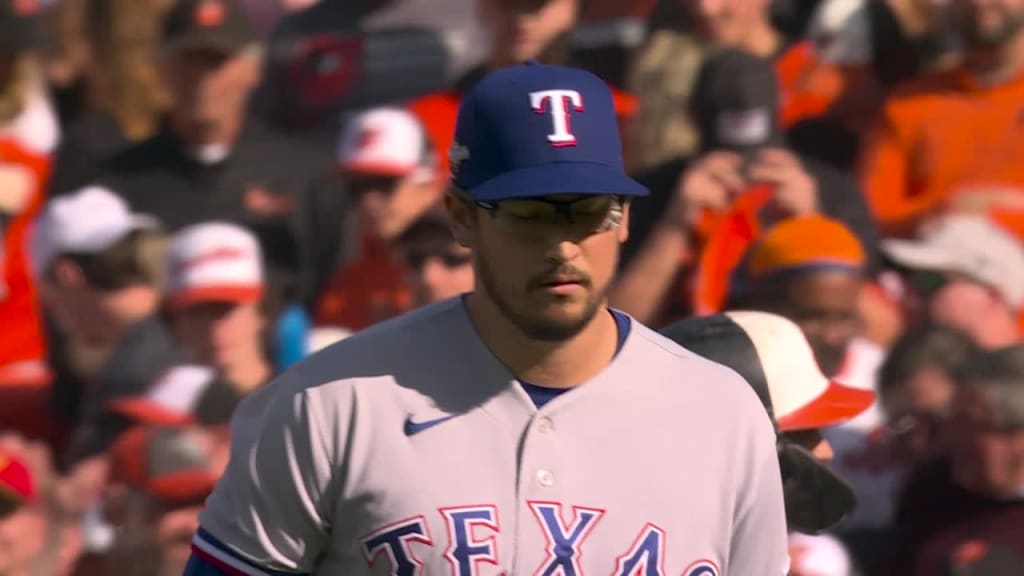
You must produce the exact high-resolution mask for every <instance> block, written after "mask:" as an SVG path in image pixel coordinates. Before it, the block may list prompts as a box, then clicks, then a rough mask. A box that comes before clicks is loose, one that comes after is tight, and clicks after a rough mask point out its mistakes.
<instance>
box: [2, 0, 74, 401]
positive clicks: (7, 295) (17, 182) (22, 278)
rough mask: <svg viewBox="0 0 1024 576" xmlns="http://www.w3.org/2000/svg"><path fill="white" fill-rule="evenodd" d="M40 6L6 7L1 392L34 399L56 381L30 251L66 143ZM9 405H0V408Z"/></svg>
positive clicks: (5, 2) (8, 3)
mask: <svg viewBox="0 0 1024 576" xmlns="http://www.w3.org/2000/svg"><path fill="white" fill-rule="evenodd" d="M36 9H37V6H36V4H35V3H34V2H16V1H14V0H2V1H0V318H3V325H4V330H3V331H2V335H0V389H3V388H7V387H13V386H18V387H27V388H31V389H32V390H31V391H30V392H38V391H39V388H40V387H41V386H43V385H45V384H46V383H48V380H49V378H50V374H49V373H48V371H47V370H46V365H45V359H46V343H45V338H44V335H43V328H42V321H41V315H40V310H39V303H38V299H37V293H36V286H35V285H34V283H33V281H32V276H31V270H30V267H29V255H28V252H27V251H26V249H25V245H26V243H27V238H28V230H29V227H30V225H31V222H32V220H33V219H34V218H35V217H36V216H37V215H38V213H39V209H40V207H41V206H42V204H43V202H44V201H45V195H46V186H47V181H48V179H49V176H50V170H51V161H52V158H51V155H52V154H53V151H54V149H55V148H56V147H57V144H58V142H59V139H60V128H59V126H58V124H57V119H56V115H55V113H54V111H53V109H52V107H51V105H50V102H49V99H48V97H47V94H46V86H45V84H44V80H43V75H42V72H41V70H40V69H39V67H38V63H37V59H36V58H37V56H38V51H39V47H40V39H41V37H40V34H39V28H38V22H37V12H36ZM4 403H6V399H0V404H4Z"/></svg>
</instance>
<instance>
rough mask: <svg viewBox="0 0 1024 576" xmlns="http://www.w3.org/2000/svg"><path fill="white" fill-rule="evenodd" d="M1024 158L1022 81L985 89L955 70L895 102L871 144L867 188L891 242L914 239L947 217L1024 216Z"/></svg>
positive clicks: (905, 91)
mask: <svg viewBox="0 0 1024 576" xmlns="http://www.w3.org/2000/svg"><path fill="white" fill-rule="evenodd" d="M1021 150H1024V74H1021V75H1019V76H1018V77H1017V78H1016V79H1014V80H1012V81H1010V82H1006V83H1003V84H1000V85H998V86H991V87H986V86H981V85H979V84H978V83H977V82H975V81H974V79H973V78H972V77H971V76H970V74H969V73H968V72H967V71H966V70H963V69H955V70H950V71H945V72H941V73H938V74H934V75H931V76H927V77H925V78H922V79H920V80H917V81H914V82H911V83H910V84H908V85H907V86H905V87H903V88H901V89H900V90H898V91H897V92H896V93H894V94H893V95H892V96H891V97H890V98H889V100H888V101H887V102H886V103H885V106H884V108H883V110H882V114H881V118H880V120H879V122H878V124H877V125H876V126H875V127H874V130H873V131H872V133H871V134H870V136H869V138H868V140H867V142H866V145H865V148H864V152H863V156H862V159H861V167H860V171H861V173H860V176H861V182H862V185H863V188H864V190H865V192H866V194H867V197H868V202H869V204H870V205H871V209H872V212H873V213H874V215H875V217H876V218H877V220H878V222H879V224H880V226H881V227H882V231H883V232H884V233H887V234H910V233H911V232H913V230H914V227H915V226H916V225H917V224H918V223H919V222H920V220H921V219H922V218H923V217H925V216H927V215H929V214H931V213H934V212H936V211H942V210H949V209H965V210H971V211H979V212H989V213H991V212H993V210H994V209H995V208H997V207H998V208H999V209H1000V210H1001V209H1006V210H1008V211H1010V212H1024V208H1022V207H1021V206H1024V161H1022V156H1021ZM1018 192H1019V193H1018ZM997 211H998V210H997ZM1006 220H1009V221H1013V220H1020V219H1019V218H1013V217H1007V218H1006ZM1014 227H1015V228H1018V232H1022V235H1024V230H1020V228H1021V227H1020V226H1014Z"/></svg>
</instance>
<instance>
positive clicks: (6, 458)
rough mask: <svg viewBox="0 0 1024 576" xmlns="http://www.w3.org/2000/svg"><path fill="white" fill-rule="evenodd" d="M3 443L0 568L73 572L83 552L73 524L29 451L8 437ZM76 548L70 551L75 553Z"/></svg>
mask: <svg viewBox="0 0 1024 576" xmlns="http://www.w3.org/2000/svg"><path fill="white" fill-rule="evenodd" d="M3 444H4V445H3V446H0V574H3V575H4V576H37V575H41V574H44V575H50V574H52V575H54V576H64V575H65V574H68V570H69V565H70V564H71V563H72V562H73V560H74V556H77V546H76V542H73V541H71V539H73V536H74V533H75V530H68V526H67V525H66V524H65V522H64V520H63V518H61V517H60V513H59V512H58V511H57V508H56V507H55V505H54V503H53V501H52V500H53V499H52V494H51V486H48V485H46V479H45V478H43V477H41V476H42V472H43V471H42V470H40V469H39V468H38V466H39V465H41V464H43V463H42V462H36V461H34V460H33V459H32V458H31V455H30V453H29V452H27V451H25V450H24V449H19V448H17V447H16V446H14V445H12V444H11V443H10V442H9V439H6V438H5V439H4V441H3ZM69 553H70V557H69Z"/></svg>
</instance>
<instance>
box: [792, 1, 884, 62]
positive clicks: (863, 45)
mask: <svg viewBox="0 0 1024 576" xmlns="http://www.w3.org/2000/svg"><path fill="white" fill-rule="evenodd" d="M870 26H871V23H870V21H869V16H868V7H867V1H866V0H824V1H823V2H821V3H820V4H818V8H817V9H816V10H815V11H814V14H813V15H812V16H811V21H810V22H809V23H808V26H807V37H808V38H810V40H811V42H812V43H813V44H814V47H815V50H816V51H817V53H818V57H819V58H821V59H822V60H823V61H825V62H830V63H832V64H838V65H860V64H867V63H869V62H870V61H871V58H872V50H871V37H870V32H871V30H870Z"/></svg>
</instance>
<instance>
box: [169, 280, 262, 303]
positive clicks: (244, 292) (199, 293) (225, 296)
mask: <svg viewBox="0 0 1024 576" xmlns="http://www.w3.org/2000/svg"><path fill="white" fill-rule="evenodd" d="M262 299H263V287H262V286H252V285H249V286H237V285H236V286H231V285H224V286H203V287H197V288H186V289H184V290H182V291H180V292H177V293H175V294H173V295H171V297H170V298H169V299H168V305H169V306H170V307H171V308H181V307H183V306H189V305H191V304H199V303H204V302H235V303H243V304H244V303H255V302H259V301H260V300H262Z"/></svg>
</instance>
